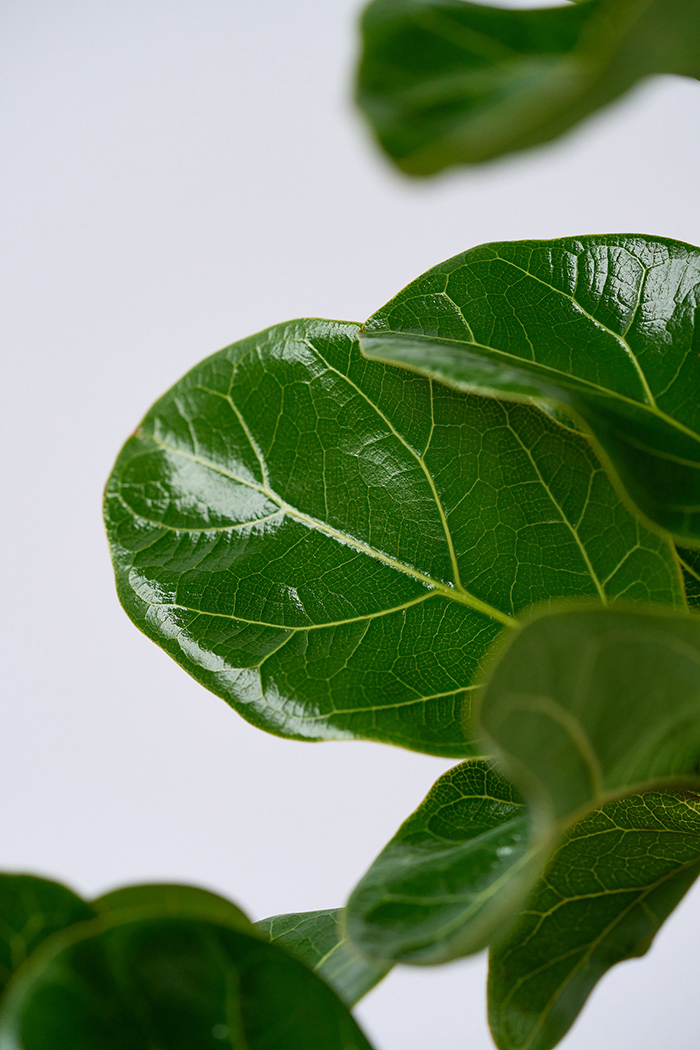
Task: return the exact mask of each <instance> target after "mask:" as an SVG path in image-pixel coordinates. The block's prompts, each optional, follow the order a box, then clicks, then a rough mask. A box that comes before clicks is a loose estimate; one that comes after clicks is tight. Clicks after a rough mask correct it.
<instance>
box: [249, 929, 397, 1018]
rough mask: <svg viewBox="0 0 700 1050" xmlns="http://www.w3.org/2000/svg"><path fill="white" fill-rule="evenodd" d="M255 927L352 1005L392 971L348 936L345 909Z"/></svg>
mask: <svg viewBox="0 0 700 1050" xmlns="http://www.w3.org/2000/svg"><path fill="white" fill-rule="evenodd" d="M255 925H256V927H257V929H258V930H259V931H260V932H261V933H262V934H263V936H264V937H266V938H267V940H269V941H270V943H271V944H279V945H280V947H282V948H284V949H285V951H288V952H289V953H290V954H291V955H295V956H296V957H297V958H298V959H301V961H302V962H303V963H306V965H307V966H308V967H309V969H310V970H313V971H314V973H317V974H318V975H319V977H322V978H323V979H324V981H326V983H327V984H329V985H330V986H331V988H333V990H334V991H335V992H336V993H337V995H339V996H340V998H341V999H342V1000H343V1002H344V1003H347V1005H348V1006H354V1004H355V1003H356V1002H358V1001H359V1000H360V999H361V998H362V997H363V995H366V994H367V992H369V990H370V989H371V988H374V986H375V985H376V984H378V983H379V981H381V979H382V977H384V976H386V974H387V973H388V971H389V969H390V967H389V966H382V965H376V964H374V963H373V962H371V961H370V960H369V959H367V958H365V957H364V956H363V955H361V954H360V952H359V951H358V950H357V948H355V946H354V945H353V943H352V942H351V941H350V940H349V939H348V938H347V937H346V935H345V932H344V929H343V925H344V915H343V911H342V909H338V908H335V909H332V910H330V911H306V912H298V913H296V914H291V915H273V916H271V918H269V919H261V920H260V921H259V922H256V923H255Z"/></svg>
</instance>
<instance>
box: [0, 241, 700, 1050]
mask: <svg viewBox="0 0 700 1050" xmlns="http://www.w3.org/2000/svg"><path fill="white" fill-rule="evenodd" d="M698 258H699V254H698V251H697V249H694V248H692V247H691V246H689V245H685V244H680V243H678V242H673V241H668V240H661V239H658V238H656V239H653V238H649V237H643V236H603V237H582V238H572V239H567V240H559V241H549V242H520V243H515V242H514V243H506V244H495V245H485V246H482V247H481V248H476V249H472V250H471V251H470V252H467V253H465V254H463V255H461V256H458V257H456V258H455V259H452V260H449V261H448V262H446V263H444V264H442V265H441V266H438V267H435V268H434V269H433V270H431V271H429V272H428V273H427V274H426V275H424V276H423V277H422V278H419V279H418V280H417V281H416V282H414V283H413V284H412V285H410V286H409V287H408V288H407V289H404V291H403V292H401V293H399V295H398V296H396V298H395V299H394V300H392V302H391V303H389V304H388V305H387V306H386V307H384V308H382V309H380V310H379V311H378V312H377V313H376V314H375V315H373V317H372V318H370V320H369V321H368V322H367V323H366V324H365V325H364V326H362V327H360V326H358V325H355V324H349V323H343V322H332V321H319V320H301V321H295V322H291V323H289V324H285V325H279V326H277V327H275V328H273V329H270V330H268V331H266V332H263V333H261V334H259V335H257V336H253V337H251V338H250V339H246V340H243V341H242V342H240V343H236V344H234V345H233V346H230V347H227V348H226V349H224V350H222V351H220V352H219V353H218V354H215V355H213V356H212V357H210V358H208V359H206V360H205V361H204V362H203V363H202V364H201V365H198V366H197V367H195V368H194V369H193V370H192V372H190V373H189V374H188V375H187V376H185V377H184V379H182V380H181V381H180V382H179V383H177V384H176V385H175V386H174V387H173V388H172V389H171V390H170V391H168V392H167V393H166V394H165V395H164V397H163V398H161V399H160V400H159V401H158V402H156V404H155V405H154V406H153V408H152V409H151V410H150V411H149V413H148V414H147V415H146V417H145V419H144V421H143V422H142V424H141V425H140V426H139V427H138V429H137V431H136V432H135V434H134V435H133V436H132V437H131V438H130V439H129V440H128V441H127V443H126V445H125V446H124V448H123V450H122V452H121V453H120V456H119V458H118V460H117V463H116V465H115V468H114V471H113V473H112V475H111V477H110V479H109V482H108V485H107V490H106V497H105V514H106V522H107V527H108V532H109V537H110V544H111V548H112V555H113V560H114V566H115V572H116V579H117V587H118V591H119V595H120V598H121V601H122V603H123V605H124V607H125V609H126V611H127V612H128V614H129V615H130V616H131V618H132V620H133V621H134V622H135V623H136V624H137V626H138V627H139V628H140V629H141V630H143V631H144V632H145V633H146V634H147V635H148V636H149V637H151V638H152V639H153V640H155V641H156V642H157V643H158V644H159V645H160V646H162V648H163V649H165V651H167V652H168V653H169V654H170V655H171V656H173V657H174V658H175V659H176V660H177V661H178V662H179V663H180V664H181V666H183V667H184V668H185V669H186V670H187V671H188V672H189V673H190V674H191V675H193V677H195V678H196V679H197V680H198V681H199V682H201V683H202V684H203V685H205V686H206V687H207V688H209V689H210V690H212V691H213V692H215V693H217V694H218V695H219V696H221V697H223V698H224V699H225V700H226V701H227V702H228V703H229V704H230V705H231V706H232V707H234V708H235V709H236V710H237V711H238V712H239V713H240V714H242V715H243V716H244V717H245V718H247V719H248V720H249V721H250V722H252V723H253V724H255V725H258V726H259V727H261V728H264V729H266V730H268V731H270V732H273V733H277V734H279V735H283V736H287V737H292V738H297V739H302V740H307V741H313V740H317V741H318V740H328V739H350V738H357V739H369V740H377V741H383V742H386V743H393V744H397V745H399V746H404V747H409V748H412V749H415V750H419V751H424V752H427V753H430V754H438V755H443V756H450V757H454V758H456V759H461V761H460V762H459V763H458V764H457V765H455V766H454V767H453V768H452V769H451V770H449V771H448V773H446V774H445V775H444V776H443V777H441V778H440V780H439V781H438V782H437V784H436V785H435V787H434V788H433V790H432V791H431V793H430V794H429V795H428V797H427V799H426V800H425V802H424V803H423V804H422V805H421V806H420V807H419V809H418V810H417V811H416V813H415V814H413V815H412V816H411V817H409V819H408V820H407V821H406V822H405V824H404V825H403V826H402V827H401V828H400V829H399V831H398V832H397V835H396V836H395V837H394V839H393V840H392V841H391V842H390V843H389V844H388V845H387V847H386V848H385V849H384V850H383V851H382V853H381V854H380V856H379V857H378V858H377V860H376V861H375V862H374V864H373V865H372V866H371V867H370V869H369V871H368V872H367V873H366V874H365V875H364V876H363V877H362V878H361V879H360V881H359V883H358V885H357V887H356V889H355V890H354V892H353V893H352V895H351V896H350V899H349V901H348V902H347V905H346V907H345V908H343V909H338V910H337V911H325V912H313V913H306V914H301V915H288V916H274V917H273V918H271V919H268V920H263V921H262V922H261V923H259V924H257V927H256V930H255V931H253V936H256V937H257V941H256V944H258V943H262V940H261V939H262V938H266V939H267V941H268V942H270V943H269V945H268V947H270V949H276V950H277V951H280V952H283V953H284V958H285V959H286V958H287V957H290V956H294V957H295V958H296V959H297V960H298V961H299V964H300V965H303V966H304V967H305V968H306V969H305V970H304V972H305V973H306V972H308V971H309V970H312V971H313V970H315V971H316V974H317V975H318V976H317V977H316V978H315V979H316V980H318V978H319V977H320V978H322V979H323V980H324V981H325V982H326V983H330V984H331V985H333V986H334V988H335V990H336V992H337V995H338V996H339V997H340V999H342V1000H344V1002H345V1003H347V1004H348V1005H351V1004H352V1003H353V1002H355V1001H356V1000H357V999H358V998H359V997H360V996H361V995H362V994H364V993H365V992H366V991H367V990H368V989H369V988H370V987H372V986H373V984H375V983H376V981H377V980H379V979H380V978H381V976H382V975H383V974H384V973H386V972H387V971H388V970H389V969H390V967H391V966H393V965H394V964H395V963H411V964H432V963H437V962H442V961H446V960H448V959H453V958H458V957H461V956H463V955H466V954H469V953H470V952H474V951H479V950H481V949H483V948H484V947H486V946H490V947H491V960H492V962H491V975H490V980H489V1013H490V1019H491V1025H492V1031H493V1034H494V1038H495V1040H496V1042H497V1045H498V1046H499V1047H501V1048H502V1050H525V1048H526V1047H527V1048H528V1050H549V1048H550V1047H552V1046H554V1045H555V1044H556V1043H557V1041H558V1040H559V1039H560V1038H561V1037H562V1035H563V1034H564V1033H565V1032H566V1030H567V1029H568V1028H569V1026H570V1025H571V1024H572V1023H573V1021H574V1019H575V1017H576V1015H577V1014H578V1012H579V1010H580V1009H581V1006H582V1005H583V1003H584V1001H585V999H586V997H587V995H588V993H589V992H590V990H591V988H592V987H593V986H594V984H595V983H596V981H597V980H598V979H599V977H600V976H602V975H603V973H604V972H605V971H606V970H607V969H609V968H610V966H612V965H614V964H615V963H616V962H619V961H621V960H622V959H625V958H629V957H630V956H632V955H637V954H641V953H643V952H644V951H645V950H646V949H647V948H648V946H649V944H650V943H651V940H652V939H653V936H654V934H655V932H656V930H657V929H658V927H659V926H660V925H661V923H662V922H663V920H664V919H665V918H666V916H667V915H668V914H669V913H670V912H671V910H672V909H673V907H674V906H675V905H676V903H677V902H678V901H679V900H680V898H681V897H682V895H683V894H684V892H685V891H686V890H687V889H688V887H689V886H690V885H691V883H692V881H693V879H694V878H695V877H696V875H697V873H698V871H699V870H700V867H699V865H700V808H699V807H700V626H699V623H700V621H697V620H696V618H695V617H694V616H693V615H692V612H691V611H690V609H689V605H690V606H694V605H696V604H697V600H698V597H697V596H698V593H699V591H700V585H699V584H698V580H699V579H700V562H699V561H698V553H697V549H698V547H699V546H700V525H699V520H700V519H699V518H698V515H697V510H696V506H695V505H696V504H698V505H700V500H699V499H698V496H697V493H698V482H697V480H696V479H697V471H698V465H699V463H700V459H699V456H698V450H699V449H700V444H699V441H698V417H697V409H696V401H697V398H696V396H695V391H697V389H698V376H697V375H696V371H697V368H698V365H697V364H696V360H697V349H696V347H697V339H696V335H695V327H694V308H695V301H696V295H697V288H698V285H699V283H700V282H699V281H698ZM397 365H399V366H400V367H396V366H397ZM141 892H143V891H141ZM183 892H184V891H183ZM248 935H249V936H250V935H251V934H250V930H249V932H248ZM258 950H260V949H258ZM32 972H33V971H32ZM15 983H16V982H15ZM21 987H24V985H22V986H21ZM314 987H315V986H314ZM16 994H17V995H18V996H20V1000H21V995H20V993H16ZM22 994H23V993H22ZM20 1000H18V1001H20ZM10 1001H11V1002H14V1001H15V1000H14V999H11V998H10V999H8V1002H10ZM336 1001H337V1000H335V999H334V1002H336ZM342 1016H343V1017H345V1015H344V1014H343V1015H342ZM217 1023H218V1022H217ZM353 1038H355V1037H353ZM357 1038H359V1036H358V1037H357ZM10 1045H13V1044H8V1046H10ZM174 1045H175V1044H174ZM233 1045H237V1044H236V1043H235V1042H234V1043H233ZM353 1045H354V1044H353ZM358 1045H364V1044H358ZM0 1046H2V1043H1V1042H0Z"/></svg>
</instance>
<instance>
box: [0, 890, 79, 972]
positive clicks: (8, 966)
mask: <svg viewBox="0 0 700 1050" xmlns="http://www.w3.org/2000/svg"><path fill="white" fill-rule="evenodd" d="M94 914H95V912H94V910H93V908H92V907H91V906H90V905H89V904H87V903H86V902H85V901H83V900H81V899H80V897H78V896H77V895H76V894H75V893H73V892H72V890H69V889H67V887H66V886H61V885H60V883H58V882H51V881H49V880H48V879H40V878H37V877H36V876H34V875H4V874H3V875H0V992H1V991H2V990H3V989H4V987H5V985H6V984H7V982H8V981H9V979H10V977H11V976H12V974H13V973H14V972H15V970H17V968H18V967H19V966H20V965H21V964H22V963H23V962H24V960H25V959H26V958H27V956H29V955H30V954H31V953H32V952H33V951H34V949H35V948H36V947H37V946H38V945H39V944H41V942H42V941H44V940H45V939H46V938H47V937H50V936H51V935H52V934H53V933H56V931H57V930H62V929H63V928H64V927H66V926H71V925H72V924H73V923H76V922H85V920H86V919H91V918H92V917H93V916H94Z"/></svg>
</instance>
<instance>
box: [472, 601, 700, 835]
mask: <svg viewBox="0 0 700 1050" xmlns="http://www.w3.org/2000/svg"><path fill="white" fill-rule="evenodd" d="M481 723H482V725H483V727H484V729H485V731H486V733H487V734H488V737H489V738H490V740H491V742H492V743H493V745H494V747H495V749H496V750H497V752H498V754H499V755H500V757H501V759H502V762H503V765H504V768H505V770H506V772H507V773H508V774H509V775H510V776H511V777H512V779H513V781H514V783H515V784H516V786H517V787H518V788H519V790H520V791H522V793H523V794H524V795H525V797H526V799H527V801H528V803H529V805H530V806H531V808H532V809H533V814H534V817H535V823H536V828H540V829H547V828H548V827H549V825H550V824H555V825H558V826H562V827H563V826H565V825H567V824H568V823H570V822H571V821H572V820H574V819H575V818H576V817H577V816H578V815H579V814H583V813H585V812H586V811H587V810H589V809H592V808H596V807H598V806H600V805H603V804H604V803H605V802H606V801H608V800H609V799H612V798H614V797H617V796H622V795H624V794H631V793H638V792H640V791H642V790H645V789H651V788H653V787H656V786H659V785H664V786H668V787H669V788H671V787H673V786H674V785H676V786H678V785H684V786H685V785H687V786H688V787H689V789H690V790H694V788H695V786H700V779H699V777H698V774H699V773H700V620H698V619H696V618H694V617H689V616H673V615H662V614H660V613H659V614H652V613H647V612H644V611H640V610H634V609H632V608H630V609H629V610H626V611H624V612H620V611H613V610H610V609H587V610H586V609H580V610H577V609H564V610H562V611H560V612H557V613H549V614H546V615H543V616H541V617H539V618H537V619H535V620H533V621H531V622H530V623H528V624H527V625H526V626H525V627H523V628H522V629H521V630H520V631H518V632H517V633H515V634H514V635H513V636H512V639H511V640H510V644H509V645H508V646H507V648H506V649H505V651H503V652H502V654H501V656H500V659H498V661H497V662H496V664H495V665H494V667H493V670H492V673H491V676H490V678H489V680H488V682H487V684H486V687H485V690H484V695H483V701H482V705H481Z"/></svg>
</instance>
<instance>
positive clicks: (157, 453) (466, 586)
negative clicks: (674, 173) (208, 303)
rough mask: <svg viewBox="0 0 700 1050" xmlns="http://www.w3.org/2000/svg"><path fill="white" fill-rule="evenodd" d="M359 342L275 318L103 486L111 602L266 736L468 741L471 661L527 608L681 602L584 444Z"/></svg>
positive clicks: (186, 398) (332, 328)
mask: <svg viewBox="0 0 700 1050" xmlns="http://www.w3.org/2000/svg"><path fill="white" fill-rule="evenodd" d="M356 332H357V328H356V326H354V325H349V324H341V323H335V322H323V321H299V322H295V323H293V324H290V325H286V326H280V327H278V328H274V329H271V330H269V331H268V332H264V333H262V334H261V335H259V336H254V337H252V338H251V339H247V340H244V341H243V342H241V343H237V344H234V345H233V346H232V347H229V348H227V349H226V350H223V351H221V352H220V353H219V354H216V355H214V356H213V357H211V358H209V359H208V360H206V361H205V362H203V364H201V365H199V366H198V367H197V368H195V369H194V370H193V371H192V372H190V373H189V375H188V376H186V377H185V378H184V379H183V380H182V381H181V382H180V383H178V384H177V385H176V386H175V387H173V389H172V390H171V391H169V392H168V393H167V394H166V395H165V397H163V398H162V399H161V400H160V401H159V402H157V403H156V405H155V406H154V407H153V409H152V410H151V411H150V412H149V414H148V415H147V417H146V419H145V420H144V422H143V423H142V424H141V426H140V427H139V429H138V431H137V432H136V434H135V435H134V437H132V438H131V439H130V440H129V441H128V442H127V444H126V445H125V447H124V449H123V450H122V453H121V455H120V457H119V459H118V461H117V464H116V466H115V469H114V471H113V473H112V476H111V478H110V481H109V484H108V488H107V496H106V504H105V506H106V520H107V525H108V529H109V533H110V542H111V546H112V555H113V559H114V563H115V568H116V574H117V585H118V589H119V594H120V597H121V600H122V602H123V604H124V607H125V608H126V610H127V612H128V613H129V615H130V616H131V618H132V619H133V620H134V622H135V623H136V624H137V625H138V626H139V627H140V628H141V629H142V630H143V631H145V633H146V634H148V635H149V636H150V637H151V638H153V639H154V640H155V641H157V642H158V643H159V644H160V645H161V646H162V647H163V648H164V649H166V651H167V652H169V653H170V654H171V655H172V656H173V657H174V658H175V659H176V660H177V661H178V662H179V663H180V664H181V665H182V666H183V667H184V668H185V669H186V670H188V671H189V672H190V674H192V675H193V676H194V677H195V678H197V679H198V681H200V682H202V683H203V684H204V685H206V686H207V687H208V688H210V689H211V690H212V691H214V692H215V693H217V694H218V695H220V696H222V697H224V698H225V699H226V700H227V701H228V702H229V703H231V704H232V705H233V706H234V707H235V708H236V709H237V710H238V711H240V713H241V714H243V715H244V717H246V718H247V719H249V720H250V721H251V722H253V723H254V724H256V725H259V726H261V727H262V728H265V729H268V730H270V731H272V732H275V733H279V734H281V735H285V736H291V737H297V738H302V739H308V740H313V739H326V738H330V737H336V738H339V737H340V738H343V737H344V738H351V737H363V738H368V739H374V740H382V741H387V742H391V743H395V744H401V745H403V746H407V747H412V748H416V749H418V750H422V751H427V752H430V753H435V754H442V755H455V756H463V755H469V754H471V753H472V751H473V745H472V740H471V736H470V731H469V729H468V722H469V716H470V707H471V699H472V696H473V689H474V679H475V675H476V674H477V673H478V671H479V668H480V666H481V663H482V660H483V658H484V656H485V654H486V652H487V649H488V647H489V645H490V644H491V642H492V641H493V640H494V638H495V637H496V636H497V635H498V634H499V632H500V631H501V630H502V629H503V627H504V626H507V625H511V624H512V623H513V617H514V616H515V615H516V614H517V613H518V612H519V611H520V610H522V609H524V608H527V607H528V606H529V605H531V604H532V603H537V602H546V601H549V600H551V599H554V598H560V597H566V596H576V597H582V596H593V597H597V598H599V599H600V600H602V601H609V600H612V599H615V598H618V597H625V598H630V599H640V600H649V601H658V602H667V603H670V604H672V605H676V606H681V605H683V602H684V599H683V596H682V586H681V582H680V576H679V570H678V565H677V563H676V561H675V555H674V553H673V551H672V550H671V548H670V546H669V544H668V543H667V542H666V541H665V540H664V539H662V538H660V537H659V536H657V535H655V534H654V533H652V532H649V531H647V530H646V529H645V528H644V527H643V526H642V525H640V523H639V521H638V520H637V519H636V518H635V517H633V516H632V515H630V514H629V513H628V511H627V510H626V509H625V507H624V506H623V505H622V504H621V503H620V501H619V499H618V497H617V496H616V494H615V492H614V490H613V488H612V487H611V485H610V482H609V481H608V478H607V476H606V474H605V472H604V471H603V470H602V469H601V467H600V465H599V463H598V462H597V460H596V459H595V457H594V456H593V454H592V452H591V450H590V447H589V446H588V443H587V442H586V440H585V439H583V438H582V437H581V436H580V435H578V434H576V433H575V432H573V431H571V430H567V429H566V428H563V427H561V426H559V425H558V424H557V423H556V422H554V421H553V420H552V419H550V418H549V417H547V416H546V415H545V414H544V413H542V412H540V411H539V410H538V409H536V408H534V407H533V406H532V405H518V404H512V403H511V404H508V403H499V402H497V401H494V400H491V399H484V398H479V397H468V398H465V397H464V396H462V395H461V394H459V393H455V392H454V391H451V390H449V389H448V388H447V387H445V386H442V385H438V384H433V383H432V382H431V381H430V380H426V379H422V378H420V377H418V376H411V375H409V374H407V373H406V372H405V371H402V370H400V369H395V368H390V367H386V366H384V365H381V364H377V363H374V362H369V361H367V360H365V359H364V358H363V357H362V355H361V354H360V353H359V349H358V347H357V344H356V342H355V336H356Z"/></svg>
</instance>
